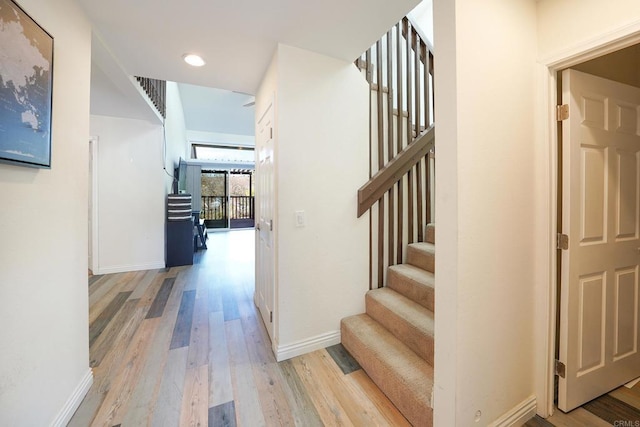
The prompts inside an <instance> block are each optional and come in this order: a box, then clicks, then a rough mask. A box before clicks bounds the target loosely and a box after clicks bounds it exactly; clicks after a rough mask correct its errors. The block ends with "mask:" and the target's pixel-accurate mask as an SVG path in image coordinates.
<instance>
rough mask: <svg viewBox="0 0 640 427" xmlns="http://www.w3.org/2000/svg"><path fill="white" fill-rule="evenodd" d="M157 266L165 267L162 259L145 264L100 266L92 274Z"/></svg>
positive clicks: (151, 268)
mask: <svg viewBox="0 0 640 427" xmlns="http://www.w3.org/2000/svg"><path fill="white" fill-rule="evenodd" d="M159 268H165V263H164V261H158V262H150V263H147V264H129V265H114V266H111V267H100V268H98V269H97V270H98V271H97V272H96V271H94V272H93V274H114V273H126V272H128V271H140V270H156V269H159Z"/></svg>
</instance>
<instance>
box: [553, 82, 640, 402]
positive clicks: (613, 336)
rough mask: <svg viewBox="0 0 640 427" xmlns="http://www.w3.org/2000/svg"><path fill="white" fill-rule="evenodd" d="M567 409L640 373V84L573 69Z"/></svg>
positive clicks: (565, 205)
mask: <svg viewBox="0 0 640 427" xmlns="http://www.w3.org/2000/svg"><path fill="white" fill-rule="evenodd" d="M562 103H563V104H568V105H569V114H570V118H569V119H568V120H567V121H565V122H564V123H563V125H562V141H563V159H562V170H563V188H562V191H563V201H562V229H563V232H564V233H565V234H568V235H569V248H568V250H564V251H562V267H561V268H562V279H561V296H560V361H561V362H563V363H564V364H565V365H566V373H565V378H562V377H560V378H559V389H558V407H559V408H560V409H562V410H563V411H569V410H571V409H573V408H576V407H578V406H580V405H581V404H583V403H585V402H588V401H589V400H592V399H594V398H595V397H598V396H600V395H602V394H604V393H607V392H608V391H610V390H612V389H614V388H616V387H618V386H620V385H622V384H624V383H626V382H628V381H630V380H632V379H634V378H636V377H639V376H640V354H639V353H638V338H639V327H638V261H639V260H640V252H639V250H640V226H639V222H640V218H639V214H640V212H639V200H640V197H639V195H640V193H639V191H640V155H639V150H640V119H639V114H640V89H638V88H634V87H631V86H627V85H623V84H620V83H616V82H613V81H610V80H606V79H602V78H599V77H595V76H591V75H589V74H584V73H580V72H577V71H574V70H566V71H564V72H563V74H562Z"/></svg>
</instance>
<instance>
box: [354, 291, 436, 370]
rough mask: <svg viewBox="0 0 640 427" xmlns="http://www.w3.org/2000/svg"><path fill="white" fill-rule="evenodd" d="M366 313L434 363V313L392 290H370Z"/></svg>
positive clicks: (425, 358) (367, 297) (430, 362)
mask: <svg viewBox="0 0 640 427" xmlns="http://www.w3.org/2000/svg"><path fill="white" fill-rule="evenodd" d="M365 303H366V308H367V314H368V315H369V316H370V317H371V318H372V319H374V320H375V321H377V322H378V323H380V324H381V325H382V326H383V327H384V328H385V329H387V330H388V331H389V332H391V333H392V334H393V335H394V336H395V337H397V338H399V339H400V341H402V343H403V344H405V345H406V346H407V347H409V348H410V349H411V350H413V351H414V352H415V353H416V354H417V355H418V356H420V357H421V358H423V359H424V360H426V361H427V362H428V363H429V364H430V365H432V366H433V332H434V324H433V313H432V312H431V311H430V310H427V309H426V308H424V307H423V306H421V305H420V304H418V303H416V302H413V301H411V300H410V299H408V298H407V297H405V296H404V295H400V294H399V293H397V292H396V291H394V290H393V289H389V288H379V289H374V290H371V291H369V292H367V295H366V298H365Z"/></svg>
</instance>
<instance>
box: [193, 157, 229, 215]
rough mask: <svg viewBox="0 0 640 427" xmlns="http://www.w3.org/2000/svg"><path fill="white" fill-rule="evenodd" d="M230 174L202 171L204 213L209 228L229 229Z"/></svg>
mask: <svg viewBox="0 0 640 427" xmlns="http://www.w3.org/2000/svg"><path fill="white" fill-rule="evenodd" d="M228 174H229V173H228V172H227V171H211V170H203V171H202V187H201V189H202V194H201V196H202V211H201V213H200V218H204V222H205V224H206V226H207V228H229V214H228V203H227V200H228V192H227V188H228Z"/></svg>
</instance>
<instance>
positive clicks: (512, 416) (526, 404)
mask: <svg viewBox="0 0 640 427" xmlns="http://www.w3.org/2000/svg"><path fill="white" fill-rule="evenodd" d="M535 416H536V397H535V396H530V397H529V398H528V399H526V400H524V401H523V402H522V403H520V404H519V405H518V406H516V407H514V408H513V409H511V410H510V411H509V412H507V413H506V414H504V415H503V416H501V417H500V418H498V419H497V420H496V421H494V422H493V423H491V424H489V425H490V426H491V427H515V426H521V425H523V424H524V423H526V422H527V421H529V420H530V419H531V418H533V417H535Z"/></svg>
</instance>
